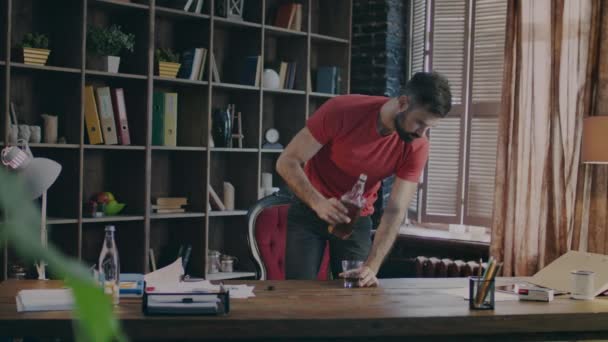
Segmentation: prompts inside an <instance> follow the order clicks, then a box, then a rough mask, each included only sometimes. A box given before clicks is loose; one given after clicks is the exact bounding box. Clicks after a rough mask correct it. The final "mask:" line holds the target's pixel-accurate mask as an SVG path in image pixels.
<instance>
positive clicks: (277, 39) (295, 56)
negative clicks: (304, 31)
mask: <svg viewBox="0 0 608 342" xmlns="http://www.w3.org/2000/svg"><path fill="white" fill-rule="evenodd" d="M307 46H308V45H307V41H306V36H285V35H267V36H266V38H265V39H264V58H265V62H264V65H265V68H267V69H272V70H274V71H275V72H276V73H277V74H278V75H279V76H280V67H281V62H285V63H290V64H291V65H293V66H294V68H295V75H294V76H293V87H284V84H281V85H280V87H281V90H285V91H293V90H299V91H301V92H302V93H304V91H305V90H306V70H307V63H308V61H307V58H306V56H307V52H308V47H307ZM285 74H286V76H285V78H286V79H287V81H289V78H290V74H291V73H290V72H289V71H288V69H286V71H285ZM265 91H267V90H266V89H265ZM278 91H279V90H277V92H278Z"/></svg>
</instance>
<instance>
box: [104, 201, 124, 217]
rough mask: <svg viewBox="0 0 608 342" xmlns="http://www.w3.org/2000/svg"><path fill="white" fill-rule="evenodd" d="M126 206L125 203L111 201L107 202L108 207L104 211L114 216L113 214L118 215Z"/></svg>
mask: <svg viewBox="0 0 608 342" xmlns="http://www.w3.org/2000/svg"><path fill="white" fill-rule="evenodd" d="M124 208H125V204H124V203H118V202H110V203H108V204H106V207H105V209H104V211H103V212H104V214H106V215H108V216H112V215H117V214H118V213H120V212H121V211H122V210H123V209H124Z"/></svg>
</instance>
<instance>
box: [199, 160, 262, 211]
mask: <svg viewBox="0 0 608 342" xmlns="http://www.w3.org/2000/svg"><path fill="white" fill-rule="evenodd" d="M257 159H258V155H257V154H253V153H238V154H234V153H213V154H211V165H210V172H211V174H210V185H211V186H212V188H213V190H215V192H216V193H217V195H218V196H219V198H220V200H221V201H222V202H224V196H223V193H224V182H229V183H230V184H232V186H233V187H234V200H235V204H234V205H235V206H234V208H235V209H234V211H236V212H234V213H230V212H229V211H228V212H226V211H217V212H216V211H212V212H211V213H210V214H209V215H210V216H216V215H217V216H219V215H236V214H239V215H240V214H242V211H243V210H245V211H246V210H248V209H249V208H250V207H251V206H252V205H253V204H254V203H255V201H256V200H257V192H258V189H257V188H258V185H257V183H258V182H257V179H258V175H257V168H256V167H254V165H257V163H258V161H257ZM210 204H211V205H212V208H213V210H216V208H215V206H214V205H213V201H210Z"/></svg>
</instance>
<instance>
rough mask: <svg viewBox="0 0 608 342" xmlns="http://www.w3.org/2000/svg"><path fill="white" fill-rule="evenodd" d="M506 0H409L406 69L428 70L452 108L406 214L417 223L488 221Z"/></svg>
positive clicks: (433, 138) (435, 133)
mask: <svg viewBox="0 0 608 342" xmlns="http://www.w3.org/2000/svg"><path fill="white" fill-rule="evenodd" d="M506 6H507V2H506V1H504V0H440V1H438V0H412V1H411V8H410V14H411V18H410V23H411V25H410V30H411V39H410V44H411V46H410V74H413V73H415V72H418V71H421V70H427V71H428V70H433V71H437V72H439V73H441V74H443V75H445V76H446V77H447V78H448V80H449V81H450V85H451V90H452V111H451V112H450V113H449V114H448V116H447V117H446V118H445V119H443V120H442V121H441V123H440V124H439V126H438V127H437V128H434V129H433V130H431V131H430V132H429V140H430V152H429V161H428V164H427V167H426V168H425V173H424V179H423V183H422V188H421V191H419V192H418V193H417V196H416V198H415V201H416V202H415V203H412V204H411V205H410V212H411V211H413V210H415V208H420V209H421V213H417V215H418V217H420V218H421V220H422V221H423V222H432V223H459V224H470V225H484V226H489V223H490V221H491V218H492V206H493V194H494V177H495V163H496V159H495V158H496V141H497V140H496V137H497V132H498V111H499V106H500V98H501V92H502V71H503V55H504V40H505V21H506V10H507V8H506Z"/></svg>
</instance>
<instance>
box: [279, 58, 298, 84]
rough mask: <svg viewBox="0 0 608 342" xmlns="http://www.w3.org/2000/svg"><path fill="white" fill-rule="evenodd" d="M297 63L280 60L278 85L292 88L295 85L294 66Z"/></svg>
mask: <svg viewBox="0 0 608 342" xmlns="http://www.w3.org/2000/svg"><path fill="white" fill-rule="evenodd" d="M297 65H298V63H297V62H295V61H291V62H285V61H281V63H280V65H279V85H280V87H281V88H282V89H294V88H295V85H296V67H297Z"/></svg>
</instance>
